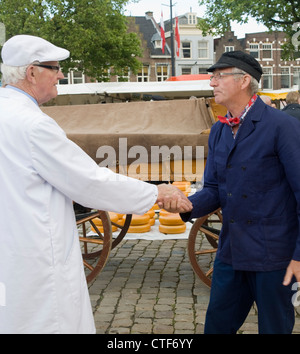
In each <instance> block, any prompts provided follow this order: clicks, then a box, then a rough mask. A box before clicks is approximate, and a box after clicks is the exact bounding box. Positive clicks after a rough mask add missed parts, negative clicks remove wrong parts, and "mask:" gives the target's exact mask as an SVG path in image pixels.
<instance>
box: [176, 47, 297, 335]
mask: <svg viewBox="0 0 300 354" xmlns="http://www.w3.org/2000/svg"><path fill="white" fill-rule="evenodd" d="M208 71H209V72H212V76H211V86H212V87H213V88H214V95H215V101H216V102H217V103H218V104H222V105H224V106H225V107H226V108H227V110H228V113H227V115H226V116H225V117H219V122H217V123H216V124H215V125H214V126H213V127H212V129H211V134H210V137H209V153H208V159H207V164H206V168H205V173H204V187H203V189H202V190H201V191H199V192H197V193H196V194H194V195H193V196H191V197H190V198H189V199H190V200H191V201H192V203H193V210H192V212H190V213H186V214H182V218H183V219H184V220H185V221H187V220H190V219H192V218H197V217H200V216H204V215H207V214H208V213H210V212H213V211H214V210H216V209H218V208H219V207H221V208H222V213H223V227H222V231H221V234H220V239H219V247H218V252H217V255H216V259H215V263H214V273H213V280H212V288H211V298H210V304H209V307H208V310H207V317H206V323H205V333H223V334H225V333H236V332H237V331H238V329H239V328H240V327H241V325H242V324H243V322H244V320H245V318H246V317H247V315H248V313H249V310H250V308H251V306H252V305H253V302H255V303H256V305H257V308H258V326H259V333H291V332H292V330H293V326H294V307H293V303H292V299H293V292H292V288H293V289H295V285H296V284H295V282H296V281H297V282H300V237H299V232H300V228H299V221H300V219H299V218H300V154H299V151H300V140H299V136H300V125H299V123H298V122H297V120H295V119H293V118H292V117H289V116H288V115H285V114H284V113H282V112H280V111H279V110H276V109H274V108H272V107H270V106H267V105H266V104H265V103H263V102H262V100H261V99H260V98H259V97H258V96H257V94H256V93H257V90H258V83H259V80H260V78H261V75H262V69H261V67H260V65H259V63H258V62H257V61H256V60H255V59H254V58H253V57H251V56H250V55H248V54H246V53H243V52H240V51H234V52H229V53H224V54H223V55H222V56H221V58H220V60H219V61H218V62H217V63H216V64H215V65H213V66H212V67H211V68H209V70H208Z"/></svg>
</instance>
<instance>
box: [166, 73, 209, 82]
mask: <svg viewBox="0 0 300 354" xmlns="http://www.w3.org/2000/svg"><path fill="white" fill-rule="evenodd" d="M210 76H211V75H210V74H198V75H179V76H172V77H170V78H169V79H167V80H166V81H190V80H209V78H210Z"/></svg>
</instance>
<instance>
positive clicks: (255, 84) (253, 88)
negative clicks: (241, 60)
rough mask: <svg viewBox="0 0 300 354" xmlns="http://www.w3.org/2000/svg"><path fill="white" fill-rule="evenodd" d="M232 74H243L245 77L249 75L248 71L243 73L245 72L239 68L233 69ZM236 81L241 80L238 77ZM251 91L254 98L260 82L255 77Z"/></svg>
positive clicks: (250, 87) (252, 79) (251, 84)
mask: <svg viewBox="0 0 300 354" xmlns="http://www.w3.org/2000/svg"><path fill="white" fill-rule="evenodd" d="M232 72H233V73H242V74H244V75H246V74H248V73H246V71H243V70H241V69H239V68H233V69H232ZM250 76H251V75H250ZM235 80H239V77H237V78H236V79H235ZM249 90H250V94H251V96H253V95H254V94H255V93H257V92H258V81H257V80H256V79H255V78H254V77H253V76H251V81H250V85H249Z"/></svg>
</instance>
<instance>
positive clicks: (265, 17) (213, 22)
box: [199, 0, 300, 56]
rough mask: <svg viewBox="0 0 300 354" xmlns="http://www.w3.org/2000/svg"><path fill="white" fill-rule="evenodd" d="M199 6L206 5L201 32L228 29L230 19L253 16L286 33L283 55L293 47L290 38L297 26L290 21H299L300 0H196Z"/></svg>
mask: <svg viewBox="0 0 300 354" xmlns="http://www.w3.org/2000/svg"><path fill="white" fill-rule="evenodd" d="M199 5H204V6H205V7H206V13H205V16H204V18H203V19H201V20H200V23H199V26H200V28H201V29H202V30H203V32H204V33H210V34H213V33H214V34H223V33H224V32H226V31H227V30H229V28H230V23H231V22H232V21H236V22H237V23H240V24H244V23H247V22H248V20H249V18H250V17H252V18H254V19H256V21H257V22H258V23H261V24H264V25H265V26H266V27H267V28H268V30H270V31H278V30H279V31H284V32H285V33H286V34H287V36H288V37H289V39H290V41H288V42H287V43H286V44H285V48H284V49H285V55H286V56H289V54H291V53H290V52H292V51H294V50H295V48H294V46H293V44H292V38H293V36H294V35H295V33H296V29H295V26H294V27H293V24H295V23H298V22H299V23H300V1H299V0H288V1H287V0H260V1H256V2H254V1H251V0H239V1H236V0H199ZM299 27H300V25H299Z"/></svg>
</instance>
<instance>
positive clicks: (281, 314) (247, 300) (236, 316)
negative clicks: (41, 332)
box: [204, 259, 295, 334]
mask: <svg viewBox="0 0 300 354" xmlns="http://www.w3.org/2000/svg"><path fill="white" fill-rule="evenodd" d="M285 271H286V270H285V269H283V270H279V271H272V272H250V271H235V270H233V269H232V267H231V265H228V264H225V263H222V262H221V261H219V260H218V259H216V260H215V263H214V273H213V280H212V287H211V295H210V302H209V306H208V309H207V314H206V322H205V328H204V333H205V334H235V333H237V331H238V330H239V328H240V327H241V326H242V324H243V323H244V321H245V319H246V317H247V315H248V313H249V311H250V309H251V307H252V305H253V303H254V302H255V303H256V305H257V311H258V331H259V333H260V334H291V333H292V331H293V327H294V322H295V311H294V306H293V304H292V297H293V294H294V293H295V292H294V291H292V290H291V287H292V284H293V282H294V281H293V282H292V283H291V284H290V285H289V286H284V285H282V282H283V278H284V275H285Z"/></svg>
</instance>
